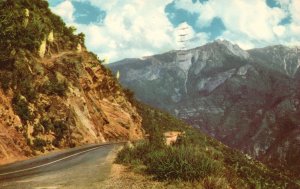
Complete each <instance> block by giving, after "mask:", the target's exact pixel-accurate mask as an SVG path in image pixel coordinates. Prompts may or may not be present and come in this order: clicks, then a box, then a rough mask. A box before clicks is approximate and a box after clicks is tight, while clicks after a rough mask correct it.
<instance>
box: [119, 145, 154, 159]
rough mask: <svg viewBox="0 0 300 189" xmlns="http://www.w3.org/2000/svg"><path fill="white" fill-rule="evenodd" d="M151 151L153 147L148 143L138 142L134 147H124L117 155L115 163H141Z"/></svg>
mask: <svg viewBox="0 0 300 189" xmlns="http://www.w3.org/2000/svg"><path fill="white" fill-rule="evenodd" d="M152 150H153V147H152V146H151V145H150V143H149V142H148V141H142V142H139V143H137V144H136V146H135V147H128V146H126V147H124V148H123V149H122V150H121V151H120V152H119V153H118V155H117V158H116V163H125V164H131V163H132V162H135V161H137V160H139V161H141V162H143V161H144V160H145V158H146V155H147V154H149V153H150V152H151V151H152Z"/></svg>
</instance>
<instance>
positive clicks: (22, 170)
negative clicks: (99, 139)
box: [0, 146, 103, 176]
mask: <svg viewBox="0 0 300 189" xmlns="http://www.w3.org/2000/svg"><path fill="white" fill-rule="evenodd" d="M101 147H103V146H97V147H95V148H91V149H89V150H85V151H82V152H78V153H76V154H72V155H69V156H66V157H64V158H61V159H58V160H55V161H52V162H49V163H46V164H43V165H38V166H35V167H31V168H27V169H21V170H18V171H12V172H7V173H1V174H0V176H4V175H10V174H14V173H21V172H24V171H30V170H33V169H37V168H40V167H45V166H47V165H51V164H54V163H57V162H60V161H62V160H65V159H68V158H71V157H74V156H77V155H80V154H83V153H86V152H89V151H92V150H96V149H97V148H101Z"/></svg>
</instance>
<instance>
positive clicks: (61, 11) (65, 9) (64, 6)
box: [52, 1, 75, 23]
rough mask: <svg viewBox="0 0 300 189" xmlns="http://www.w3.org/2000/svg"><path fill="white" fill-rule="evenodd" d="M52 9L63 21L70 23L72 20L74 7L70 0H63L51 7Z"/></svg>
mask: <svg viewBox="0 0 300 189" xmlns="http://www.w3.org/2000/svg"><path fill="white" fill-rule="evenodd" d="M52 11H53V12H54V13H55V14H57V15H59V16H61V17H62V18H63V19H64V20H65V22H68V23H71V22H73V21H74V17H73V14H74V11H75V9H74V7H73V5H72V3H71V2H70V1H64V2H62V3H61V4H58V5H57V6H56V7H53V8H52Z"/></svg>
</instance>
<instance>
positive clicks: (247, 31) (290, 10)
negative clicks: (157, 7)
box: [175, 0, 300, 49]
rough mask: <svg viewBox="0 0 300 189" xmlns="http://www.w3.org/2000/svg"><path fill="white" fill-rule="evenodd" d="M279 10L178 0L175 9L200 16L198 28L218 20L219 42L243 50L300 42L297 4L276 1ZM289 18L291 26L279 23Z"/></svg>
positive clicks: (258, 0)
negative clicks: (222, 28)
mask: <svg viewBox="0 0 300 189" xmlns="http://www.w3.org/2000/svg"><path fill="white" fill-rule="evenodd" d="M277 1H278V3H279V4H280V5H281V6H282V8H278V7H274V8H270V7H268V6H267V4H266V2H265V1H264V0H251V1H241V0H226V1H223V0H209V1H208V2H206V3H196V4H194V3H192V1H186V0H177V1H175V6H176V7H177V8H181V9H185V10H186V11H189V12H192V13H199V14H200V15H199V18H198V26H199V27H206V26H208V25H209V24H210V23H211V22H212V20H213V19H214V18H220V19H221V20H222V21H223V23H224V25H225V27H226V32H224V33H223V34H222V36H220V37H219V38H222V39H227V40H229V41H232V42H235V43H237V44H239V45H241V46H242V47H244V48H247V49H248V48H253V47H261V46H266V45H272V44H278V43H282V44H291V41H293V40H296V41H299V40H300V33H299V23H300V1H299V0H277ZM288 14H291V15H292V23H291V24H289V25H284V26H283V25H280V22H281V20H282V19H284V18H285V17H287V16H288Z"/></svg>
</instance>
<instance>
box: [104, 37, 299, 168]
mask: <svg viewBox="0 0 300 189" xmlns="http://www.w3.org/2000/svg"><path fill="white" fill-rule="evenodd" d="M280 50H281V51H282V52H281V53H278V52H277V51H278V46H272V47H266V48H263V49H255V50H249V51H243V50H242V49H240V48H238V47H237V46H234V45H233V44H231V43H230V44H229V42H226V41H225V42H224V41H223V42H222V41H215V42H213V43H209V44H206V45H203V46H201V47H198V48H194V49H191V50H188V51H184V52H185V53H186V54H187V56H186V61H183V62H180V61H179V60H178V56H177V54H176V53H178V52H181V51H177V52H174V51H173V52H167V53H164V54H160V55H154V58H152V57H150V58H148V59H145V60H141V59H136V60H135V61H134V62H130V63H127V64H122V65H120V64H109V65H108V67H110V68H111V69H112V70H113V72H116V71H118V72H119V73H120V82H121V83H122V84H123V85H124V86H126V87H128V88H130V89H131V90H133V91H134V92H135V94H136V96H137V98H138V99H140V100H141V101H143V102H145V103H147V104H150V105H152V106H154V107H158V108H162V109H164V110H166V111H168V112H170V113H172V114H173V115H176V116H177V117H179V118H181V119H183V120H185V121H186V122H187V123H189V124H191V125H193V126H194V127H198V128H201V130H202V131H204V132H206V133H208V134H210V135H212V136H214V137H215V138H217V139H219V140H221V141H222V142H224V143H225V144H227V145H229V146H230V147H234V148H238V149H241V150H243V151H244V152H246V153H248V154H251V155H252V156H253V157H256V158H258V159H260V160H263V161H265V162H272V163H271V164H273V165H279V166H284V167H286V166H287V167H289V169H292V170H296V171H299V167H298V166H296V164H297V163H295V162H298V160H297V158H296V156H297V155H296V154H299V153H300V151H299V149H300V148H299V143H300V141H299V139H300V137H298V136H299V127H298V126H297V125H300V122H299V119H298V118H297V116H296V115H298V114H299V112H300V109H299V102H300V101H299V100H300V99H299V95H298V94H299V92H298V91H299V85H298V82H297V81H298V78H299V76H298V73H299V66H298V63H299V62H300V61H299V59H300V54H299V53H298V50H297V48H296V47H295V48H289V47H282V46H280V48H279V51H280ZM265 51H270V53H269V54H267V55H265V54H266V52H265ZM272 52H274V53H272ZM275 52H276V53H275ZM289 52H291V53H290V54H288V53H289ZM258 55H260V56H258ZM279 55H281V56H279ZM152 59H153V60H154V59H155V60H154V61H153V60H152ZM281 60H285V62H286V63H285V64H283V63H282V61H281ZM285 65H286V66H285ZM187 67H188V68H187ZM286 68H287V69H286ZM291 71H292V72H291ZM281 132H282V133H285V134H283V135H288V136H289V137H283V135H282V136H281V134H280V133H281ZM297 133H298V134H297Z"/></svg>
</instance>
